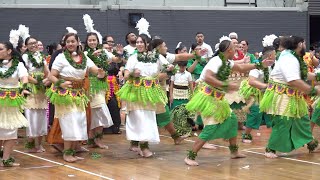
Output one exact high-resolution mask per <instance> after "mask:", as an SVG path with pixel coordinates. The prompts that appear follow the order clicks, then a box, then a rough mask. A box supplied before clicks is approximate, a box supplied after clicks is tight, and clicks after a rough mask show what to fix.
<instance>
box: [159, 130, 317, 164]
mask: <svg viewBox="0 0 320 180" xmlns="http://www.w3.org/2000/svg"><path fill="white" fill-rule="evenodd" d="M160 136H161V137H166V138H171V137H170V136H166V135H160ZM185 141H187V142H193V143H194V142H195V141H193V140H190V139H185ZM214 145H215V144H214ZM215 146H217V147H222V148H228V147H226V146H221V145H215ZM251 149H262V148H251ZM241 151H243V152H247V153H252V154H258V155H262V156H264V153H259V152H255V151H250V150H248V149H244V150H241ZM278 158H281V159H286V160H290V161H296V162H301V163H307V164H312V165H318V166H320V163H316V162H312V161H305V160H300V159H294V158H287V157H278Z"/></svg>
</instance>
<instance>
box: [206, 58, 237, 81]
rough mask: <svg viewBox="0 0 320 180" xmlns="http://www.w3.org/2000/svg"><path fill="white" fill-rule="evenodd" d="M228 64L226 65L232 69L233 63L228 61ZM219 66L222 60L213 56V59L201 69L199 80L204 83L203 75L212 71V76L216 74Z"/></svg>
mask: <svg viewBox="0 0 320 180" xmlns="http://www.w3.org/2000/svg"><path fill="white" fill-rule="evenodd" d="M228 62H229V63H228V64H229V66H230V68H231V69H232V68H233V66H234V61H233V60H228ZM221 66H222V60H221V59H220V57H219V56H215V57H213V58H211V59H210V61H209V62H208V64H207V65H206V66H205V67H204V68H203V70H202V73H201V75H200V79H201V80H202V81H204V77H205V73H206V71H207V70H210V71H212V72H213V73H214V74H218V71H219V69H220V67H221Z"/></svg>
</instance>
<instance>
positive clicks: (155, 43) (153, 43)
mask: <svg viewBox="0 0 320 180" xmlns="http://www.w3.org/2000/svg"><path fill="white" fill-rule="evenodd" d="M162 43H164V40H162V39H153V40H152V41H151V42H150V43H149V46H148V51H152V50H153V49H155V48H156V47H158V46H160V45H161V44H162Z"/></svg>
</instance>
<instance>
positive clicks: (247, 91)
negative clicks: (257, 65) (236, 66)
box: [239, 68, 271, 129]
mask: <svg viewBox="0 0 320 180" xmlns="http://www.w3.org/2000/svg"><path fill="white" fill-rule="evenodd" d="M268 69H269V68H268ZM270 70H271V69H270ZM268 71H269V70H268ZM249 76H252V77H254V78H257V80H258V81H260V82H262V83H266V82H265V75H264V72H263V70H258V69H253V70H251V71H250V73H249ZM239 94H240V95H241V96H242V97H244V98H245V99H246V102H247V103H249V104H247V105H248V106H250V104H251V106H250V107H249V111H250V113H248V114H247V118H246V127H248V128H251V129H259V127H260V125H261V123H262V121H263V120H264V121H265V123H266V125H267V127H271V121H270V115H267V114H266V113H262V112H260V108H259V104H260V101H261V99H262V97H263V90H261V89H258V88H255V87H253V86H250V85H249V80H248V79H246V80H244V81H242V83H241V86H240V90H239Z"/></svg>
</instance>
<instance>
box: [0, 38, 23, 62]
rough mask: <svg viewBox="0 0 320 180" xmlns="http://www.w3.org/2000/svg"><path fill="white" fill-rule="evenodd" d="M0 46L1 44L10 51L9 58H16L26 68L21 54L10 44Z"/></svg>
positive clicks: (4, 43)
mask: <svg viewBox="0 0 320 180" xmlns="http://www.w3.org/2000/svg"><path fill="white" fill-rule="evenodd" d="M0 44H3V45H4V47H5V48H6V49H8V50H9V49H10V50H11V54H10V56H11V58H13V57H17V58H18V59H19V61H20V62H22V63H23V65H24V66H25V67H26V64H25V62H24V61H23V59H22V56H21V54H20V53H19V52H18V51H17V50H16V49H15V48H14V47H13V45H12V44H11V43H10V42H0Z"/></svg>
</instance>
